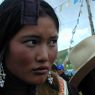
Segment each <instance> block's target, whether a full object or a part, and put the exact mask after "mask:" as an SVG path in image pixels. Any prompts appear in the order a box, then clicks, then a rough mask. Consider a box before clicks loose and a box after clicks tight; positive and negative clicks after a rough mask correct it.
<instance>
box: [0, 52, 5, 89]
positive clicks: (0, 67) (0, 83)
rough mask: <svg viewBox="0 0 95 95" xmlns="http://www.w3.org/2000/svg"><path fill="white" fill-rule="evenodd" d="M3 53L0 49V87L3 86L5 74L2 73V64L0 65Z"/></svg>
mask: <svg viewBox="0 0 95 95" xmlns="http://www.w3.org/2000/svg"><path fill="white" fill-rule="evenodd" d="M3 54H4V51H2V52H1V54H0V87H4V82H5V81H4V80H5V76H6V74H5V73H4V69H3V65H2V60H3Z"/></svg>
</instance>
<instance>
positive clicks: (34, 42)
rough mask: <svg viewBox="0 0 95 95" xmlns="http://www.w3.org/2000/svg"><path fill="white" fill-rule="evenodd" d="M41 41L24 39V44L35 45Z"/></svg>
mask: <svg viewBox="0 0 95 95" xmlns="http://www.w3.org/2000/svg"><path fill="white" fill-rule="evenodd" d="M39 43H40V42H39V40H37V39H26V40H24V44H25V45H26V46H28V47H34V46H36V45H37V44H39Z"/></svg>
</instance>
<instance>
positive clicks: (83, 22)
mask: <svg viewBox="0 0 95 95" xmlns="http://www.w3.org/2000/svg"><path fill="white" fill-rule="evenodd" d="M46 1H47V2H48V3H49V4H50V5H51V6H53V8H54V9H55V12H56V13H57V15H58V18H59V21H60V31H59V39H58V50H59V51H61V50H64V49H67V48H69V47H70V46H71V47H73V46H75V45H77V44H78V43H79V42H80V41H82V40H83V39H85V38H87V37H89V36H91V28H90V24H89V19H88V11H87V5H86V2H85V1H86V0H83V3H82V4H83V6H82V7H81V13H80V16H78V15H79V11H80V5H81V2H80V1H82V0H76V1H78V2H77V3H74V0H46ZM54 1H55V2H54ZM89 1H90V2H89V3H90V8H91V13H92V20H93V24H94V27H95V12H94V10H95V1H92V0H89ZM77 19H79V23H78V25H77V28H76V31H75V34H74V36H73V35H72V31H73V29H74V27H75V25H76V24H77ZM94 29H95V28H94ZM72 36H73V43H72V44H70V41H71V39H72Z"/></svg>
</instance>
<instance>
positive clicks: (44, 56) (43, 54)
mask: <svg viewBox="0 0 95 95" xmlns="http://www.w3.org/2000/svg"><path fill="white" fill-rule="evenodd" d="M48 60H49V50H48V47H47V46H45V45H44V46H42V47H41V48H39V50H38V55H37V61H39V62H46V61H48Z"/></svg>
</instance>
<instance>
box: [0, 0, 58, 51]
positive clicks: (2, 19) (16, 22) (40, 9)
mask: <svg viewBox="0 0 95 95" xmlns="http://www.w3.org/2000/svg"><path fill="white" fill-rule="evenodd" d="M38 1H39V2H38ZM45 15H48V16H50V17H51V18H52V20H53V21H54V23H55V26H56V28H57V30H59V21H58V18H57V15H56V14H55V12H54V10H53V8H52V7H51V6H50V5H49V4H48V3H47V2H45V1H43V0H4V2H3V3H2V4H1V5H0V53H1V51H2V49H3V48H4V47H6V46H8V45H7V44H8V43H9V42H10V40H11V39H12V38H13V37H14V35H15V34H16V33H17V32H18V31H19V30H20V29H21V28H22V27H23V26H24V25H25V24H27V25H28V24H32V25H35V24H36V23H37V18H38V16H45Z"/></svg>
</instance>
